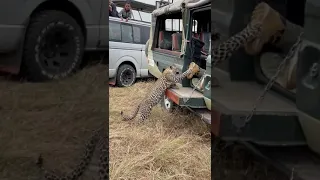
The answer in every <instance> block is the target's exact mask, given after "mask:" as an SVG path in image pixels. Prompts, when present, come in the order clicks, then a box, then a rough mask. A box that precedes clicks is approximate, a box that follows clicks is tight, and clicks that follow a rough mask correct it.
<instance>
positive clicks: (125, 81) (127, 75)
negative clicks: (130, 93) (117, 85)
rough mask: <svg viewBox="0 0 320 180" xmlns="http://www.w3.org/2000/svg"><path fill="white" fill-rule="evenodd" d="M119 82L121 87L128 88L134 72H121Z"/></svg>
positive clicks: (128, 70)
mask: <svg viewBox="0 0 320 180" xmlns="http://www.w3.org/2000/svg"><path fill="white" fill-rule="evenodd" d="M120 81H121V83H122V85H123V86H130V85H131V84H132V83H133V81H134V72H132V70H131V69H125V70H123V71H122V72H121V75H120Z"/></svg>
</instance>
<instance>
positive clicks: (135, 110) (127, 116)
mask: <svg viewBox="0 0 320 180" xmlns="http://www.w3.org/2000/svg"><path fill="white" fill-rule="evenodd" d="M139 109H140V104H139V105H138V106H137V107H136V108H135V109H134V111H133V112H132V114H131V115H126V114H124V113H123V111H121V112H120V114H121V116H122V119H123V120H124V121H130V120H132V119H134V118H135V117H136V116H137V114H138V112H139Z"/></svg>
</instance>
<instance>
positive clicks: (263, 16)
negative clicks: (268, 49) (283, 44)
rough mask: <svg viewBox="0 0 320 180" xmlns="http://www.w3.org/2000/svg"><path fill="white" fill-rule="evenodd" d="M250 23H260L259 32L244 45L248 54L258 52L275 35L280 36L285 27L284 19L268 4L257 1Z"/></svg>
mask: <svg viewBox="0 0 320 180" xmlns="http://www.w3.org/2000/svg"><path fill="white" fill-rule="evenodd" d="M250 24H252V25H255V24H262V28H261V32H260V34H259V35H257V37H256V38H255V39H254V40H253V41H251V42H249V43H247V44H246V45H245V46H244V47H245V50H246V52H247V53H248V54H251V55H255V54H258V53H259V52H260V51H261V49H262V47H263V45H264V44H266V43H268V42H270V41H271V40H272V39H276V38H274V37H275V36H280V35H281V34H282V32H283V31H284V29H285V20H284V19H283V18H282V16H281V15H280V14H279V13H278V12H277V11H276V10H274V9H272V8H271V7H270V6H269V5H268V4H266V3H264V2H262V3H259V4H258V5H257V6H256V7H255V9H254V10H253V12H252V16H251V21H250Z"/></svg>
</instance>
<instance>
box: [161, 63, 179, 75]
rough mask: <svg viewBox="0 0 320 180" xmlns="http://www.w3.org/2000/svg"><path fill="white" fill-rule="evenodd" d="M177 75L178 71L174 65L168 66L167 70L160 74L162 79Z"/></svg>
mask: <svg viewBox="0 0 320 180" xmlns="http://www.w3.org/2000/svg"><path fill="white" fill-rule="evenodd" d="M176 74H179V70H178V68H177V67H176V66H175V65H172V66H169V67H168V68H167V69H165V70H164V71H163V73H162V75H163V76H164V77H168V76H172V75H176Z"/></svg>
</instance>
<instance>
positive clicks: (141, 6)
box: [112, 0, 156, 13]
mask: <svg viewBox="0 0 320 180" xmlns="http://www.w3.org/2000/svg"><path fill="white" fill-rule="evenodd" d="M112 2H113V3H114V4H115V5H116V6H118V7H124V5H125V4H126V3H127V2H129V3H130V4H131V8H132V10H136V11H141V12H145V13H152V11H154V10H155V9H156V6H155V5H152V4H148V3H143V2H140V1H136V0H112Z"/></svg>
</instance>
